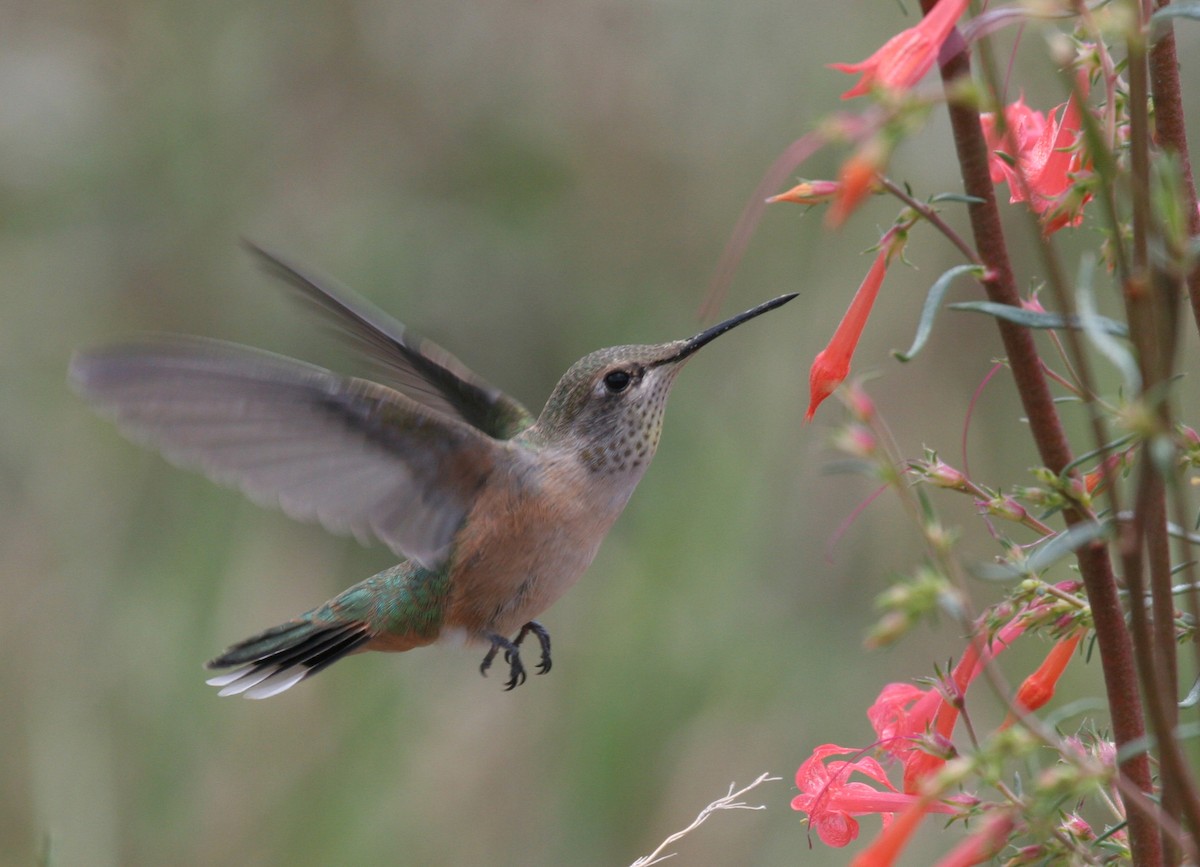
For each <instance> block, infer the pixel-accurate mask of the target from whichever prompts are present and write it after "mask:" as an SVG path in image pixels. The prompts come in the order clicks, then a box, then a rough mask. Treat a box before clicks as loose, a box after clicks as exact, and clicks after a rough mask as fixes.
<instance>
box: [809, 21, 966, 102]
mask: <svg viewBox="0 0 1200 867" xmlns="http://www.w3.org/2000/svg"><path fill="white" fill-rule="evenodd" d="M966 8H967V0H941V2H940V3H938V4H937V5H936V6H934V7H933V10H932V11H931V12H930V13H929V14H928V15H926V16H925V17H924V18H922V19H921V23H919V24H917V25H916V26H914V27H910V28H908V29H907V30H902V31H901V32H900V33H897V34H896V35H895V36H893V37H892V38H891V39H889V40H888V41H887V42H885V43H884V44H883V46H882V47H881V48H880V49H879V50H878V51H876V52H875V53H874V54H872V55H871V56H870V57H868V58H867V59H866V60H864V61H862V62H860V63H831V64H829V68H830V69H836V70H838V71H839V72H847V73H850V74H851V75H855V74H857V73H860V72H861V73H862V78H860V79H859V80H858V84H856V85H854V87H852V88H850V89H849V90H847V91H846V92H845V93H843V94H842V99H851V98H853V97H855V96H862V95H863V94H865V93H870V92H871V91H872V90H873V89H874V88H876V87H879V88H882V89H884V90H887V91H892V92H897V91H905V90H908V89H909V88H911V87H912V86H913V85H914V84H916V83H917V82H918V81H920V80H921V78H922V77H923V76H924V75H925V73H926V72H928V71H929V70H930V68H931V67H932V66H933V62H934V61H935V60H936V59H937V55H938V50H939V49H940V48H941V47H942V43H943V42H945V41H946V37H947V36H949V35H950V31H951V30H953V29H954V25H955V24H957V23H958V19H959V18H961V17H962V14H963V12H965V11H966Z"/></svg>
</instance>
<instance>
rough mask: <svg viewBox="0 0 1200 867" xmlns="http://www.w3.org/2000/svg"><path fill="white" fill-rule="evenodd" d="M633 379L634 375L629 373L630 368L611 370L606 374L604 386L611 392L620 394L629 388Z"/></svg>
mask: <svg viewBox="0 0 1200 867" xmlns="http://www.w3.org/2000/svg"><path fill="white" fill-rule="evenodd" d="M632 381H633V377H631V376H630V375H629V371H628V370H611V371H609V372H608V373H606V374H605V375H604V387H605V388H607V389H608V391H609V393H610V394H620V393H621V392H623V391H624V390H625V389H627V388H629V383H630V382H632Z"/></svg>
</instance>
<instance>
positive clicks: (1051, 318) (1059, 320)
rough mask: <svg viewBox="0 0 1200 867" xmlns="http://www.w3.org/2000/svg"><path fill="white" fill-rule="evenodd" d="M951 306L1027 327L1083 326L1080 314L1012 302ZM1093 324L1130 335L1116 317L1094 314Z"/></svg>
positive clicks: (1126, 335)
mask: <svg viewBox="0 0 1200 867" xmlns="http://www.w3.org/2000/svg"><path fill="white" fill-rule="evenodd" d="M949 307H950V309H951V310H966V311H967V312H968V313H986V314H987V315H988V316H995V317H996V318H997V319H1004V320H1006V321H1008V322H1014V323H1016V324H1017V325H1024V326H1025V327H1026V328H1049V329H1053V330H1061V329H1063V328H1083V321H1082V319H1081V318H1080V317H1079V316H1075V315H1071V316H1064V315H1063V314H1061V313H1042V312H1039V311H1036V310H1025V309H1024V308H1022V307H1013V306H1012V305H1010V304H997V303H996V302H994V301H962V302H959V303H957V304H951V305H949ZM1091 324H1092V325H1093V326H1094V327H1095V328H1097V329H1098V330H1100V331H1102V332H1104V333H1105V334H1109V335H1112V336H1113V337H1128V336H1129V328H1128V327H1127V326H1126V325H1125V323H1124V322H1117V321H1116V320H1115V319H1109V318H1107V317H1105V316H1096V315H1093V316H1092V322H1091Z"/></svg>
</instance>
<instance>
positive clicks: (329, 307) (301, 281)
mask: <svg viewBox="0 0 1200 867" xmlns="http://www.w3.org/2000/svg"><path fill="white" fill-rule="evenodd" d="M246 246H247V247H249V249H250V250H251V251H252V252H253V253H255V254H256V255H257V256H258V257H259V258H261V259H262V261H263V263H264V264H265V265H266V267H267V268H268V269H269V270H270V271H271V272H272V273H274V274H275V275H276V276H278V277H280V278H282V279H283V280H284V281H285V282H286V283H287V284H288V285H289V286H290V287H291V288H292V289H293V290H294V291H295V292H297V293H298V294H299V295H300V297H301V298H302V299H304V300H305V301H308V302H310V303H311V304H313V305H314V306H315V307H316V308H317V310H318V311H319V312H320V313H322V314H323V315H325V316H326V317H328V318H329V320H330V321H331V322H332V324H333V325H334V326H335V327H336V328H337V329H338V330H339V331H340V332H341V333H342V334H343V335H345V336H346V337H348V338H349V339H350V340H351V342H352V343H353V344H354V345H355V346H356V347H357V348H358V349H359V350H360V351H362V352H363V353H364V354H365V355H367V356H368V357H369V358H370V359H371V360H373V361H375V362H377V363H379V364H381V365H382V366H383V368H384V369H385V370H386V371H387V372H388V373H389V374H390V375H391V377H392V378H393V379H394V380H395V385H396V387H397V388H399V389H400V390H401V391H402V392H404V393H405V394H406V395H408V396H409V397H411V398H412V399H413V400H415V401H416V402H417V403H419V404H421V405H423V406H427V407H429V408H430V409H433V410H436V411H438V412H441V413H444V414H446V415H449V416H451V417H453V418H459V419H462V420H463V421H465V422H467V424H470V425H473V426H474V427H477V428H479V429H480V430H481V431H483V432H484V433H486V434H487V435H488V436H492V437H495V438H496V439H509V438H510V437H513V436H515V435H517V434H518V433H520V432H521V431H523V430H524V429H525V428H527V427H529V426H530V425H531V424H533V417H532V416H531V415H530V413H529V411H528V410H527V409H525V407H524V406H522V405H521V404H520V403H519V402H518V401H517V400H515V399H514V398H512V397H509V396H508V395H507V394H505V393H504V392H503V391H501V390H500V389H498V388H496V387H495V386H493V385H491V384H489V383H488V382H486V381H484V380H483V379H482V378H481V377H480V376H478V375H477V374H475V373H474V372H472V371H471V370H470V369H469V368H468V367H467V366H466V365H465V364H463V363H462V362H461V361H459V360H458V359H457V358H455V357H454V356H453V355H451V354H450V353H449V352H447V351H446V350H444V349H442V348H441V347H440V346H438V345H437V344H435V343H433V342H431V341H428V340H423V339H422V338H420V337H417V336H416V335H415V334H413V333H412V332H411V331H409V330H408V329H407V328H405V327H404V326H403V325H402V324H400V323H399V322H398V321H396V320H395V319H393V318H392V317H391V316H389V315H388V314H387V313H385V312H383V311H382V310H380V309H379V308H377V307H375V306H374V305H373V304H371V303H370V302H368V301H365V300H363V299H362V298H357V297H355V296H354V295H353V294H352V293H350V292H348V291H347V290H344V289H339V288H337V287H335V286H333V285H330V284H329V283H327V282H325V281H323V280H320V279H318V278H317V277H315V276H313V275H312V274H308V273H306V272H305V271H303V270H302V269H301V268H300V267H298V266H297V265H294V264H293V263H291V262H288V261H287V260H285V259H283V258H281V257H280V256H277V255H275V254H274V253H271V252H269V251H267V250H264V249H262V248H261V247H259V246H257V245H255V244H252V243H250V242H249V241H247V242H246Z"/></svg>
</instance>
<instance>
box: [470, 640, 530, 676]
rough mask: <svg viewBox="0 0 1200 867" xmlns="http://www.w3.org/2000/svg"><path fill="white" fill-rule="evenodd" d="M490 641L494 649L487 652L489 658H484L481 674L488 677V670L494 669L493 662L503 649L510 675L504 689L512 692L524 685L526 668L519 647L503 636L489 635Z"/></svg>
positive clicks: (480, 666)
mask: <svg viewBox="0 0 1200 867" xmlns="http://www.w3.org/2000/svg"><path fill="white" fill-rule="evenodd" d="M488 640H489V641H491V642H492V648H491V650H489V651H488V652H487V656H485V657H484V658H483V662H481V663H480V664H479V673H480V674H482V675H483V676H484V677H487V673H488V669H489V668H491V667H492V660H493V659H495V658H496V654H497V653H499V652H500V650H501V649H503V650H504V661H505V662H507V663H508V675H509V677H508V681H507V682H506V683H505V684H504V689H505V690H510V689H513V688H514V687H517V686H520V685H521V684H523V683H524V682H525V681H526V679H527V676H526V674H525V666H524V664H522V662H521V651H519V650H518V649H517V645H515V644H513V643H512V642H511V641H509V640H508V639H507V638H505V637H504V636H503V635H496V634H495V633H493V634H492V635H489V636H488Z"/></svg>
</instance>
